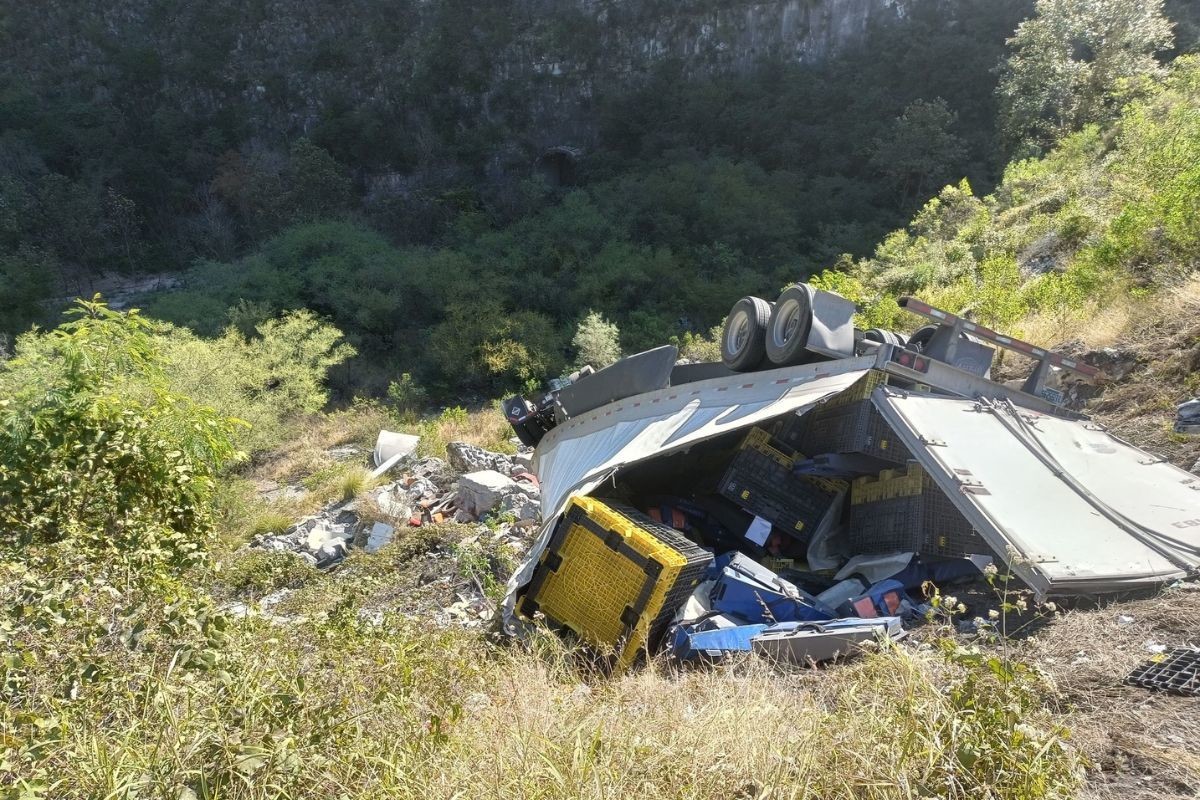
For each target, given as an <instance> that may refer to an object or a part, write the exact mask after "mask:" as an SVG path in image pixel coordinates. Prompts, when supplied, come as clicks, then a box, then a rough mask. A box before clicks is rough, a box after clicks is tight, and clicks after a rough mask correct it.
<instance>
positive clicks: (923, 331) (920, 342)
mask: <svg viewBox="0 0 1200 800" xmlns="http://www.w3.org/2000/svg"><path fill="white" fill-rule="evenodd" d="M937 329H938V326H937V325H926V326H925V327H923V328H917V330H916V331H915V332H914V333H913V335H912V336H910V337H908V343H907V344H905V345H904V346H905V348H906V349H908V350H912V351H914V352H917V353H920V352H921V351H923V350H924V349H925V348H926V347H928V346H929V340H930V339H932V338H933V335H934V334H935V333H937Z"/></svg>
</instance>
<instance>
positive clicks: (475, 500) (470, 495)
mask: <svg viewBox="0 0 1200 800" xmlns="http://www.w3.org/2000/svg"><path fill="white" fill-rule="evenodd" d="M515 494H523V492H522V491H521V485H520V484H519V483H517V482H516V481H514V480H513V479H512V478H510V477H508V476H507V475H503V474H501V473H500V472H497V471H496V470H492V469H485V470H478V471H476V472H471V473H468V474H466V475H463V476H462V477H461V478H459V480H458V491H457V493H456V498H455V499H456V503H457V505H458V507H459V509H461V510H463V511H465V512H467V513H468V514H470V515H472V516H474V517H481V516H483V515H484V514H487V513H489V512H491V511H493V510H495V509H496V508H497V507H499V505H500V502H501V501H502V500H503V499H504V498H505V497H507V496H509V495H515Z"/></svg>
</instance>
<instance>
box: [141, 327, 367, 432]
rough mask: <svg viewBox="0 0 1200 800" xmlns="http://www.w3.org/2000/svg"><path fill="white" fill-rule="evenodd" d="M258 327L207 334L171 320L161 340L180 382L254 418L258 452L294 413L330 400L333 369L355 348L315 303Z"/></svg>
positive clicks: (251, 428)
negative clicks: (312, 309)
mask: <svg viewBox="0 0 1200 800" xmlns="http://www.w3.org/2000/svg"><path fill="white" fill-rule="evenodd" d="M254 334H255V335H254V336H252V337H250V338H246V337H245V336H243V334H242V333H241V332H240V331H238V330H237V329H235V328H233V327H230V328H228V329H227V330H226V331H225V333H224V334H223V335H222V336H221V337H219V338H217V339H201V338H199V337H197V336H195V335H193V334H192V333H190V332H189V331H187V330H184V329H181V328H170V327H168V328H166V329H164V330H163V331H162V333H161V335H160V338H159V346H160V347H161V349H162V351H163V353H164V357H165V359H166V360H167V361H168V362H169V366H168V368H167V378H168V381H169V384H170V386H171V388H172V390H173V391H176V392H178V393H180V394H183V395H186V396H188V397H194V398H196V399H198V400H199V401H200V402H203V403H204V404H206V405H208V406H211V407H213V408H220V409H222V410H224V411H225V412H226V413H228V414H230V415H232V416H235V417H237V418H239V419H242V420H244V421H245V422H247V423H248V427H247V428H246V429H245V430H243V431H242V432H241V434H240V435H239V442H240V443H241V444H242V445H243V447H245V448H246V449H247V450H249V451H251V452H258V451H262V450H268V449H271V448H272V447H274V446H276V445H277V444H278V442H279V440H280V439H281V438H283V436H284V435H285V431H286V428H287V423H288V421H289V420H291V419H294V418H295V417H297V416H298V415H302V414H306V413H313V412H316V411H320V410H321V409H322V408H324V406H325V404H326V403H327V402H328V399H329V398H328V392H327V390H326V388H325V382H326V379H327V376H328V374H329V370H330V369H331V368H333V367H334V366H336V365H338V364H340V363H342V362H343V361H345V360H346V359H348V358H349V357H351V356H352V355H353V354H354V349H353V348H352V347H350V346H349V345H348V344H346V343H345V342H343V341H342V334H341V332H340V331H339V330H337V329H336V328H334V327H332V326H330V325H328V324H326V323H324V322H322V321H320V320H319V319H318V318H317V317H316V315H314V314H313V313H312V312H310V311H296V312H289V313H286V314H284V315H283V316H281V317H278V318H274V319H269V320H266V321H265V322H261V323H260V324H259V325H258V326H257V327H256V329H255V332H254Z"/></svg>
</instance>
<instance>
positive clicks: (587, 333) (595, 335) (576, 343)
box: [571, 311, 621, 369]
mask: <svg viewBox="0 0 1200 800" xmlns="http://www.w3.org/2000/svg"><path fill="white" fill-rule="evenodd" d="M571 346H572V347H574V348H575V358H576V363H577V364H578V365H579V366H581V367H582V366H584V365H585V364H590V365H591V366H592V367H594V368H596V369H604V368H605V367H607V366H608V365H609V364H614V363H616V362H617V361H618V360H619V359H620V358H621V333H620V331H618V330H617V326H616V325H614V324H612V323H611V322H609V321H608V320H606V319H604V317H602V316H600V312H598V311H589V312H588V314H587V316H585V317H584V318H583V320H582V321H581V322H580V323H579V327H577V328H576V329H575V338H574V339H572V340H571Z"/></svg>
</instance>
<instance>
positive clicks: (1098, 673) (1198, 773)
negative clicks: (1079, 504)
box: [1024, 584, 1200, 800]
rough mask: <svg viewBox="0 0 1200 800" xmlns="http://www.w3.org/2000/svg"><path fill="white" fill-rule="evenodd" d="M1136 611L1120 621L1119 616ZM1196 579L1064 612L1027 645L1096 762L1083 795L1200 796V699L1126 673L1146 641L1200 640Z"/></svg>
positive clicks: (1078, 742) (1076, 740)
mask: <svg viewBox="0 0 1200 800" xmlns="http://www.w3.org/2000/svg"><path fill="white" fill-rule="evenodd" d="M1121 617H1126V618H1131V621H1119V618H1121ZM1197 620H1200V586H1197V585H1195V584H1192V585H1189V586H1186V587H1183V588H1179V589H1175V590H1168V591H1167V592H1165V593H1164V594H1162V595H1160V596H1158V597H1155V598H1153V599H1149V600H1141V601H1137V602H1129V603H1115V604H1111V605H1107V606H1104V607H1101V608H1099V609H1096V610H1088V611H1072V612H1068V613H1066V614H1064V615H1062V616H1061V617H1060V618H1059V619H1057V620H1056V621H1055V622H1054V623H1053V624H1052V625H1051V626H1050V627H1048V628H1047V629H1046V630H1045V631H1043V632H1041V633H1040V634H1039V636H1038V637H1036V639H1034V640H1031V641H1029V642H1027V643H1026V644H1025V646H1024V651H1025V655H1026V656H1027V657H1028V658H1029V659H1030V660H1032V661H1033V662H1034V663H1037V664H1038V665H1039V666H1040V667H1041V668H1042V669H1043V670H1045V671H1046V672H1047V674H1048V675H1050V676H1051V678H1052V679H1053V681H1054V683H1055V685H1056V686H1057V688H1058V691H1059V692H1060V694H1061V702H1062V709H1063V717H1062V719H1063V721H1064V723H1065V724H1066V725H1067V726H1068V727H1069V728H1070V729H1071V732H1072V737H1071V740H1072V742H1073V744H1074V746H1075V747H1076V748H1078V749H1079V751H1080V752H1081V753H1082V754H1083V755H1084V756H1085V757H1086V758H1087V759H1088V760H1089V761H1090V762H1091V763H1092V765H1093V768H1092V770H1091V774H1090V776H1089V782H1088V784H1087V787H1086V790H1085V796H1087V797H1094V798H1106V799H1107V798H1113V800H1116V798H1121V800H1125V799H1126V798H1146V800H1149V799H1150V798H1167V797H1179V798H1184V797H1196V796H1197V794H1198V793H1200V755H1198V752H1200V751H1198V750H1197V747H1196V743H1197V742H1200V699H1197V698H1186V697H1175V696H1170V695H1162V694H1154V693H1151V692H1147V691H1146V690H1143V689H1139V688H1136V687H1130V686H1125V685H1123V684H1122V680H1123V679H1124V677H1125V676H1126V675H1128V674H1129V672H1130V671H1132V670H1133V668H1134V667H1136V666H1137V665H1138V664H1140V663H1141V662H1143V661H1145V660H1146V659H1147V658H1149V657H1150V655H1151V654H1150V652H1149V651H1148V650H1147V645H1148V644H1149V643H1158V644H1164V645H1181V644H1189V643H1190V644H1194V645H1200V625H1198V623H1197Z"/></svg>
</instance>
